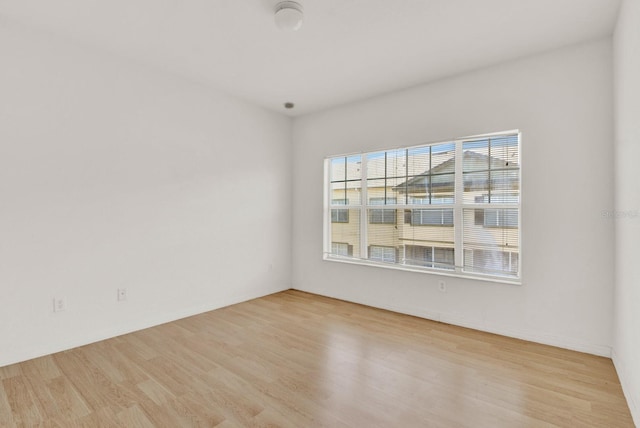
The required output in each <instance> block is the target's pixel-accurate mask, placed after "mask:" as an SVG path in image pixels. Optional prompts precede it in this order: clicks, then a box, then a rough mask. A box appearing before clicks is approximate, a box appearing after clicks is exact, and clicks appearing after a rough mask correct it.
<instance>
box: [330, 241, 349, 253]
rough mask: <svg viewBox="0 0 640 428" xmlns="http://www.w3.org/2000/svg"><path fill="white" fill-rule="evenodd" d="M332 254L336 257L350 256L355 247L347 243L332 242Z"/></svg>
mask: <svg viewBox="0 0 640 428" xmlns="http://www.w3.org/2000/svg"><path fill="white" fill-rule="evenodd" d="M331 254H334V255H336V256H350V255H352V254H353V246H352V245H349V244H348V243H346V242H332V243H331Z"/></svg>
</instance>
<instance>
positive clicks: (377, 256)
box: [369, 245, 396, 263]
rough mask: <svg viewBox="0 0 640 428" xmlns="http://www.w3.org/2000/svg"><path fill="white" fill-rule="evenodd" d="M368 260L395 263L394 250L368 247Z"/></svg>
mask: <svg viewBox="0 0 640 428" xmlns="http://www.w3.org/2000/svg"><path fill="white" fill-rule="evenodd" d="M369 259H370V260H376V261H380V262H389V263H394V262H395V261H396V249H395V248H394V247H380V246H376V245H372V246H370V247H369Z"/></svg>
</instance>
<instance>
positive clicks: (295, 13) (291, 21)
mask: <svg viewBox="0 0 640 428" xmlns="http://www.w3.org/2000/svg"><path fill="white" fill-rule="evenodd" d="M302 18H303V14H302V5H301V4H300V3H298V2H295V1H281V2H280V3H278V4H277V5H276V16H275V21H276V25H277V26H278V28H279V29H281V30H285V31H296V30H298V29H299V28H300V27H301V26H302Z"/></svg>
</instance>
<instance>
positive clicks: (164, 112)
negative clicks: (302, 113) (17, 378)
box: [0, 22, 291, 366]
mask: <svg viewBox="0 0 640 428" xmlns="http://www.w3.org/2000/svg"><path fill="white" fill-rule="evenodd" d="M290 164H291V122H290V119H288V118H286V117H284V116H280V115H277V114H275V113H270V112H267V111H265V110H262V109H260V108H257V107H254V106H251V105H249V104H247V103H245V102H242V101H240V100H237V99H234V98H231V97H229V96H227V95H224V94H222V93H216V92H214V91H212V90H209V89H206V88H204V87H200V86H198V85H196V84H192V83H189V82H187V81H183V80H181V79H179V78H176V77H173V76H170V75H168V74H167V75H165V74H162V73H160V72H156V71H154V70H153V69H151V68H146V67H144V66H141V65H140V66H139V65H134V64H132V63H129V62H127V61H125V60H120V59H118V58H117V57H111V56H109V55H108V54H102V53H100V52H97V51H95V50H84V49H83V48H82V47H74V45H73V44H71V43H68V42H66V41H56V39H55V38H53V37H49V36H48V35H46V34H39V33H35V32H34V33H31V32H30V31H29V30H26V29H23V28H20V27H17V26H14V25H12V24H10V23H7V22H4V23H2V25H0V204H1V208H0V302H1V308H0V366H2V365H6V364H9V363H12V362H16V361H20V360H25V359H28V358H31V357H34V356H38V355H42V354H47V353H51V352H54V351H58V350H61V349H66V348H69V347H73V346H77V345H81V344H85V343H88V342H91V341H95V340H99V339H102V338H105V337H110V336H114V335H117V334H120V333H123V332H127V331H131V330H135V329H140V328H143V327H147V326H150V325H154V324H158V323H161V322H165V321H169V320H173V319H176V318H179V317H183V316H186V315H190V314H194V313H198V312H202V311H205V310H209V309H213V308H217V307H220V306H223V305H227V304H230V303H234V302H238V301H243V300H247V299H249V298H253V297H257V296H261V295H265V294H269V293H272V292H275V291H278V290H282V289H287V288H289V287H290V271H291V264H290V260H291V251H290V250H291V248H290V247H291V244H290V239H291V228H290V222H291V217H290V212H291V190H290V189H291V187H290V180H291V174H290V172H289V171H290ZM120 287H122V288H126V289H127V290H128V300H127V301H126V302H122V303H118V302H117V301H116V290H117V289H118V288H120ZM54 296H58V297H66V298H67V299H68V309H67V311H66V312H61V313H56V314H54V313H53V312H52V299H53V298H54Z"/></svg>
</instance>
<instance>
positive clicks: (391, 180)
mask: <svg viewBox="0 0 640 428" xmlns="http://www.w3.org/2000/svg"><path fill="white" fill-rule="evenodd" d="M326 172H327V173H326V177H327V178H326V194H327V206H328V208H327V214H326V216H325V219H326V220H325V226H324V227H325V244H324V248H325V249H324V257H325V259H329V260H342V261H344V260H350V261H354V262H358V263H363V264H367V263H371V264H375V265H377V266H379V265H388V266H393V267H399V268H405V269H410V270H424V271H429V272H446V273H448V274H458V275H462V276H484V277H495V278H501V279H505V280H518V279H519V278H520V266H521V257H520V235H521V233H520V224H521V222H520V204H521V197H520V188H521V186H520V135H519V133H518V132H515V131H514V132H508V133H500V134H491V135H484V136H478V137H472V138H465V139H459V140H454V141H448V142H442V143H436V144H428V145H423V146H416V147H408V148H403V149H392V150H384V151H378V152H372V153H362V154H357V155H348V156H335V157H330V158H328V159H327V160H326ZM336 243H340V244H339V248H338V245H337V244H336ZM346 249H348V251H347V250H346ZM372 262H373V263H372Z"/></svg>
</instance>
